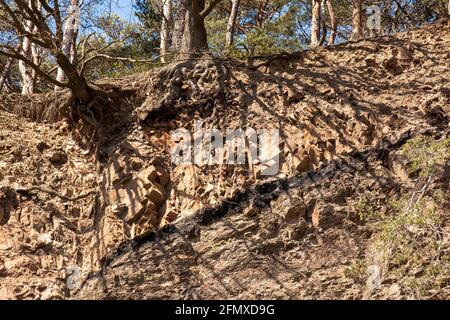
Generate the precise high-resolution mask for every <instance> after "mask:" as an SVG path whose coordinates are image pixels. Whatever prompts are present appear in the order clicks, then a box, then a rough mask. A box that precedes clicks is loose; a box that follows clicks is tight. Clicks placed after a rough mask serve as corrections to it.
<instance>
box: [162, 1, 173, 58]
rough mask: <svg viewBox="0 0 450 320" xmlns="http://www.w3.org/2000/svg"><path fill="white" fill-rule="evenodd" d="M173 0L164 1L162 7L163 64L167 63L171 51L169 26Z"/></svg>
mask: <svg viewBox="0 0 450 320" xmlns="http://www.w3.org/2000/svg"><path fill="white" fill-rule="evenodd" d="M171 1H172V0H163V7H162V14H163V17H162V22H161V33H160V35H161V44H160V47H161V51H160V55H161V62H162V63H165V62H166V57H165V55H167V52H168V50H169V39H170V38H169V26H170V20H171V14H172V12H171V11H172V6H171Z"/></svg>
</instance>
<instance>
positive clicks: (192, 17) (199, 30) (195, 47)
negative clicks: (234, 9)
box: [180, 0, 208, 55]
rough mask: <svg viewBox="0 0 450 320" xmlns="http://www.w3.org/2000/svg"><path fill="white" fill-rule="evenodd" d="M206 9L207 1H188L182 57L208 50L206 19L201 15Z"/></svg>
mask: <svg viewBox="0 0 450 320" xmlns="http://www.w3.org/2000/svg"><path fill="white" fill-rule="evenodd" d="M204 9H205V0H187V6H186V14H185V17H184V30H183V40H182V42H181V50H180V51H181V55H192V54H197V53H200V52H202V51H205V50H208V41H207V35H206V28H205V19H204V17H203V16H202V15H201V14H200V13H201V12H202V11H203V10H204Z"/></svg>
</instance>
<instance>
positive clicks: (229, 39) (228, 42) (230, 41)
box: [225, 0, 240, 48]
mask: <svg viewBox="0 0 450 320" xmlns="http://www.w3.org/2000/svg"><path fill="white" fill-rule="evenodd" d="M239 2H240V0H232V4H231V12H230V17H229V19H228V25H227V34H226V39H225V46H226V47H228V48H230V47H233V45H234V27H235V24H236V18H237V15H238V11H239Z"/></svg>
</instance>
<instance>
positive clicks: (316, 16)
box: [310, 0, 321, 48]
mask: <svg viewBox="0 0 450 320" xmlns="http://www.w3.org/2000/svg"><path fill="white" fill-rule="evenodd" d="M320 7H321V5H320V0H312V19H311V44H310V47H311V48H314V47H317V46H318V45H319V44H320V39H319V38H320V19H321V18H320Z"/></svg>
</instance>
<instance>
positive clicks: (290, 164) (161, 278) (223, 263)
mask: <svg viewBox="0 0 450 320" xmlns="http://www.w3.org/2000/svg"><path fill="white" fill-rule="evenodd" d="M427 28H429V29H426V32H424V31H423V30H416V31H412V32H409V33H403V34H400V35H398V36H397V37H395V38H394V39H393V40H392V42H390V41H387V40H381V39H380V41H377V40H374V39H371V41H361V42H358V43H350V44H347V45H343V46H340V48H339V50H333V49H326V50H321V51H314V50H311V51H308V52H304V53H301V54H296V55H292V56H283V57H278V58H276V57H274V58H271V59H268V60H267V61H266V60H264V61H254V62H252V65H251V66H250V67H247V66H245V65H244V64H235V63H234V62H232V61H230V62H223V66H221V64H220V63H217V62H214V61H212V62H211V61H209V62H202V63H201V64H200V65H196V64H195V63H193V64H192V65H188V66H185V69H180V70H179V71H177V72H173V74H174V77H172V78H163V79H161V77H162V75H161V74H159V73H153V72H152V73H150V74H146V75H135V76H132V77H130V78H127V79H126V81H127V85H128V82H130V83H134V85H133V88H135V90H136V92H135V95H134V96H133V98H132V100H130V101H128V100H127V101H118V104H120V106H121V107H120V108H119V109H120V110H121V109H122V105H124V104H125V105H126V106H125V107H126V108H124V109H129V108H131V107H130V106H129V105H132V106H141V107H140V108H137V109H136V110H134V111H136V112H135V113H132V114H131V115H129V116H123V114H121V113H120V112H119V111H120V110H119V109H118V110H117V113H118V114H117V121H116V122H113V123H105V125H104V127H102V128H101V129H102V136H103V139H101V140H100V141H99V142H98V145H97V146H96V147H97V149H96V152H95V154H94V153H92V152H91V151H92V150H90V149H89V148H84V147H83V145H84V144H83V143H80V141H79V140H82V138H79V137H77V134H76V132H75V131H73V130H72V129H70V128H69V126H68V124H67V123H66V122H64V121H59V122H56V123H53V124H48V123H36V122H29V121H26V120H25V119H23V118H19V117H17V116H14V115H12V114H9V113H5V112H3V111H0V298H4V299H71V298H83V299H92V298H96V299H111V298H124V299H139V298H159V299H164V298H179V299H186V298H189V299H199V298H204V299H208V298H215V299H229V298H237V299H255V298H272V299H281V298H283V299H290V298H325V299H331V298H343V299H357V298H363V297H369V298H387V297H394V298H414V297H417V295H418V292H423V290H422V289H423V288H430V286H431V284H429V283H428V282H426V283H425V285H423V287H419V285H418V286H417V289H413V288H411V287H408V286H406V285H405V283H403V282H402V281H403V280H402V279H401V278H399V277H398V276H397V275H396V274H395V273H393V272H390V271H388V272H387V274H383V281H384V282H382V289H381V290H380V291H379V292H368V290H367V287H366V285H365V283H366V280H367V275H366V269H365V266H366V264H367V263H369V264H377V265H378V264H380V263H379V262H380V259H381V258H380V257H379V253H378V252H377V249H376V248H374V241H375V240H374V237H375V235H376V233H377V232H378V231H379V230H378V229H377V228H378V225H377V224H376V223H375V226H373V225H371V224H370V222H371V221H372V220H375V221H376V222H379V220H376V219H381V220H380V221H386V220H387V221H390V220H389V219H390V218H393V217H396V215H395V214H394V213H393V209H392V208H393V206H392V205H391V204H396V205H397V206H398V203H399V201H400V200H401V199H402V196H405V195H406V196H408V197H407V198H408V199H410V198H411V196H414V197H416V198H414V197H413V200H414V199H416V200H417V196H420V195H421V194H423V195H422V196H421V197H422V198H427V197H431V191H430V190H434V191H436V194H438V193H439V190H441V191H442V190H444V191H445V192H443V195H442V197H441V198H442V199H443V200H442V199H441V203H440V205H437V206H436V208H434V207H433V208H432V209H430V210H429V212H431V213H430V217H428V218H429V219H431V220H432V219H435V218H436V221H441V225H439V227H438V228H439V232H440V233H439V236H440V237H441V240H442V242H441V244H440V248H443V249H442V250H443V251H442V252H443V253H442V255H430V256H428V257H426V260H425V261H424V262H423V263H422V264H421V265H417V266H416V269H414V270H412V269H411V270H409V271H407V272H409V274H411V273H414V278H413V279H414V280H423V279H425V278H426V276H427V275H428V273H427V272H432V271H433V270H434V269H427V268H428V267H429V266H430V265H432V264H433V263H435V262H436V261H437V260H439V259H440V257H443V256H445V252H448V251H445V250H447V248H448V247H447V246H448V241H449V239H450V237H448V236H447V233H445V232H447V231H448V230H450V229H449V228H448V221H449V219H448V214H446V210H445V209H446V208H448V203H449V199H448V195H447V194H448V192H446V188H447V189H448V185H449V184H448V172H447V175H446V174H445V173H446V171H448V170H445V168H447V167H448V165H447V166H445V161H447V160H445V161H444V163H441V165H442V168H440V171H438V172H436V173H434V178H433V179H431V180H430V181H429V182H428V183H429V184H428V189H427V188H425V189H424V190H425V191H421V190H422V188H424V186H425V185H423V184H421V185H417V184H416V183H417V181H418V180H417V179H419V178H420V172H419V171H418V170H415V172H412V171H411V170H409V169H410V166H411V161H410V160H408V158H407V157H406V155H407V153H406V152H405V149H404V146H405V144H407V143H408V141H412V140H413V139H414V137H416V136H421V133H424V134H425V135H428V136H430V137H433V139H435V140H436V141H438V142H439V141H441V140H445V139H447V138H448V113H449V112H450V109H449V104H448V101H449V99H450V98H449V94H448V92H449V90H450V89H448V87H449V81H448V79H450V74H449V70H450V68H444V69H443V68H441V66H442V65H446V64H448V56H447V52H448V51H449V50H450V42H449V41H448V39H449V34H450V32H449V31H450V25H448V24H445V25H436V26H429V27H427ZM430 31H431V32H430ZM424 34H437V35H439V36H440V37H442V38H443V39H447V40H446V41H441V42H439V44H438V46H439V47H438V49H439V50H436V48H435V45H436V44H435V43H433V41H431V40H430V39H428V38H427V36H424ZM394 40H395V41H394ZM411 43H414V47H411V46H410V44H411ZM417 48H420V50H418V49H417ZM393 49H395V50H393ZM221 63H222V62H221ZM222 67H223V68H222ZM175 71H176V70H175ZM161 83H163V84H164V83H165V85H162V86H161ZM153 84H158V85H153ZM133 99H134V100H133ZM9 100H11V101H13V102H14V103H17V101H18V100H17V97H9V96H8V98H7V99H6V100H5V101H9ZM144 100H145V103H144ZM27 101H28V100H27ZM130 102H131V103H130ZM161 103H162V104H161ZM163 105H164V108H166V107H167V108H169V109H170V110H169V111H170V112H167V113H161V112H159V111H161V110H162V109H161V108H162V107H163ZM112 113H113V112H112ZM127 115H128V114H127ZM139 117H140V119H139ZM196 120H202V125H203V128H205V129H212V128H219V129H220V130H226V129H227V128H231V129H237V128H241V127H251V128H253V129H255V130H258V129H271V128H278V129H279V131H280V143H279V148H280V153H279V163H280V166H279V171H278V172H277V173H276V174H275V175H272V176H264V175H262V174H261V164H260V163H257V162H255V163H252V164H251V165H249V164H246V165H231V164H220V165H205V166H202V165H196V164H195V165H194V164H190V163H182V164H177V163H173V162H172V161H171V152H172V148H173V147H174V145H175V144H176V141H174V140H173V138H172V135H171V133H172V132H173V130H175V129H178V128H185V129H186V130H188V131H189V132H191V133H193V132H194V129H195V121H196ZM439 139H441V140H439ZM249 156H250V154H249V153H247V154H246V157H249ZM441 160H442V159H441ZM416 162H417V161H416ZM419 180H420V179H419ZM420 181H421V180H420ZM425 181H427V180H425ZM32 186H41V187H45V188H44V189H43V188H41V189H33V190H32V191H28V192H24V190H27V188H28V189H30V187H32ZM418 187H420V188H418ZM30 190H31V189H30ZM43 190H44V191H43ZM45 190H47V191H45ZM49 190H50V192H49ZM88 190H91V191H92V190H94V191H93V192H89V193H86V192H87V191H88ZM427 190H428V191H427ZM391 200H393V201H391ZM394 200H395V201H394ZM411 207H416V206H411ZM427 212H428V211H427ZM447 212H448V210H447ZM434 213H435V214H436V215H437V217H435V216H434V215H433V214H434ZM415 214H416V213H415ZM401 216H402V215H400V217H401ZM404 216H405V215H404ZM411 217H414V215H411ZM428 218H427V219H428ZM425 220H426V219H425ZM394 222H396V221H394ZM393 225H396V224H395V223H393ZM390 227H391V225H388V227H386V230H385V231H386V232H387V233H388V231H389V230H391V229H390ZM441 228H442V229H441ZM416 229H417V228H416V227H415V226H414V228H413V227H411V228H409V229H407V231H406V233H407V234H414V232H416V235H418V236H420V235H422V234H426V235H429V234H430V232H433V230H431V229H430V230H431V231H430V230H428V231H427V232H422V233H421V232H419V231H417V230H416ZM445 230H447V231H445ZM444 231H445V232H444ZM404 236H405V235H402V237H401V238H402V239H403V238H406V236H405V237H404ZM406 245H407V244H406V243H402V246H399V248H400V249H401V248H405V247H407V246H406ZM427 245H429V246H430V247H429V248H431V247H433V246H432V243H428V244H427ZM400 249H399V250H398V251H399V252H400V253H401V254H400V253H399V256H396V260H395V259H392V260H390V262H388V264H389V268H388V270H393V268H398V267H399V266H402V265H408V266H409V264H408V263H407V262H405V261H404V260H402V259H403V258H404V257H408V256H410V255H411V253H410V252H407V251H404V252H403V251H402V250H404V249H401V250H400ZM380 265H381V264H380ZM423 270H428V271H427V272H425V271H423ZM430 270H431V271H430ZM100 271H101V272H100ZM421 274H422V275H423V276H421ZM416 275H417V276H416ZM438 280H439V279H437V278H436V283H439V286H441V284H442V283H444V284H445V283H446V282H445V279H440V280H439V281H438ZM447 283H448V282H447ZM436 286H437V285H436ZM421 288H422V289H421ZM427 293H428V294H429V295H428V296H427V297H435V298H448V297H449V292H448V288H446V287H444V286H443V285H442V287H438V288H434V289H430V290H429V291H427Z"/></svg>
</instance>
